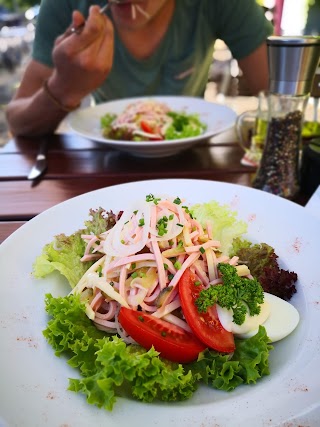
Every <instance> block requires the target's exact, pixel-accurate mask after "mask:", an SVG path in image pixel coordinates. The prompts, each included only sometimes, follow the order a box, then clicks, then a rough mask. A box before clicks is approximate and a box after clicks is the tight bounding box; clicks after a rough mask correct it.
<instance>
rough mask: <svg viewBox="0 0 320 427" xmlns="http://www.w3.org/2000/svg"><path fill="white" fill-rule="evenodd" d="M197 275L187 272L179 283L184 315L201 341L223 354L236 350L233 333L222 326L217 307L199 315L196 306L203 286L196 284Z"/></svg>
mask: <svg viewBox="0 0 320 427" xmlns="http://www.w3.org/2000/svg"><path fill="white" fill-rule="evenodd" d="M195 282H196V278H195V275H194V274H193V273H192V272H191V271H190V269H188V270H186V271H185V272H184V274H183V275H182V277H181V279H180V282H179V295H180V301H181V307H182V311H183V314H184V316H185V318H186V321H187V322H188V325H189V326H190V328H191V329H192V331H193V333H194V334H195V335H196V336H197V337H198V338H199V340H200V341H202V342H203V343H205V344H206V345H207V346H208V347H210V348H213V349H214V350H217V351H221V352H223V353H231V352H233V351H234V350H235V343H234V337H233V334H232V332H229V331H226V330H225V329H224V327H223V326H222V325H221V323H220V320H219V317H218V313H217V309H216V306H215V305H214V306H212V307H210V308H209V309H208V311H207V312H206V313H199V312H198V309H197V306H196V304H195V301H196V299H197V298H198V297H199V294H200V291H202V289H204V286H203V285H201V284H200V285H198V284H195Z"/></svg>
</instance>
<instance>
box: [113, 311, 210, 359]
mask: <svg viewBox="0 0 320 427" xmlns="http://www.w3.org/2000/svg"><path fill="white" fill-rule="evenodd" d="M119 322H120V323H121V325H122V327H123V328H124V330H125V331H126V332H127V333H128V334H129V335H130V336H131V337H132V338H133V339H134V340H135V341H136V342H137V343H138V344H140V345H141V346H142V347H144V348H146V349H147V350H149V349H150V348H151V347H152V346H153V347H154V349H155V350H156V351H158V352H159V353H160V356H161V357H164V358H165V359H168V360H171V361H172V362H177V363H190V362H193V361H194V360H196V359H197V357H198V354H199V353H200V352H201V351H203V350H205V349H206V345H204V344H203V343H202V342H200V341H199V340H198V339H197V337H195V336H194V335H193V334H191V333H189V332H187V331H185V330H184V329H182V328H180V327H179V326H176V325H173V324H171V323H169V322H166V321H165V320H162V319H158V318H157V317H154V316H152V315H151V314H147V313H143V312H141V311H136V310H131V309H129V308H126V307H121V309H120V312H119Z"/></svg>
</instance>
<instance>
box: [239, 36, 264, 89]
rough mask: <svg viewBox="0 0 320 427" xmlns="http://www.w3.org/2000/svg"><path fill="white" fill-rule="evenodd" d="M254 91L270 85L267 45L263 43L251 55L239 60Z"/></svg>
mask: <svg viewBox="0 0 320 427" xmlns="http://www.w3.org/2000/svg"><path fill="white" fill-rule="evenodd" d="M238 63H239V67H240V68H241V70H242V72H243V75H244V77H245V79H246V82H247V84H248V86H249V88H250V90H251V92H252V93H254V94H258V93H259V92H260V91H262V90H267V89H268V87H269V71H268V57H267V45H266V43H263V44H262V45H260V46H259V47H258V48H257V49H256V50H254V51H253V52H252V53H250V55H248V56H246V57H244V58H242V59H240V60H239V61H238Z"/></svg>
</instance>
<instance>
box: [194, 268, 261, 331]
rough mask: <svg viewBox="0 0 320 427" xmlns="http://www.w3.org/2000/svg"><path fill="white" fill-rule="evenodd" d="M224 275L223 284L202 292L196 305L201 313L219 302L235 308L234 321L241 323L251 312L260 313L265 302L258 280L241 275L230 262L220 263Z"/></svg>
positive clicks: (223, 305) (252, 314) (221, 304)
mask: <svg viewBox="0 0 320 427" xmlns="http://www.w3.org/2000/svg"><path fill="white" fill-rule="evenodd" d="M218 270H219V271H220V273H221V275H222V282H223V283H222V284H219V285H214V286H210V287H209V288H208V289H204V290H202V291H201V292H200V294H199V297H198V299H197V300H196V305H197V308H198V311H199V312H200V313H205V312H206V311H207V310H208V308H209V307H211V306H213V305H214V304H219V305H220V306H221V307H224V308H227V309H232V310H233V321H234V323H236V324H237V325H241V324H242V323H243V322H244V321H245V316H246V314H247V312H249V314H250V316H254V315H257V314H259V313H260V309H261V308H260V305H261V304H262V303H263V298H264V294H263V289H262V286H261V285H260V283H259V282H258V280H256V279H248V278H247V277H240V276H238V274H237V269H236V268H235V267H233V266H232V265H230V264H223V263H220V264H218Z"/></svg>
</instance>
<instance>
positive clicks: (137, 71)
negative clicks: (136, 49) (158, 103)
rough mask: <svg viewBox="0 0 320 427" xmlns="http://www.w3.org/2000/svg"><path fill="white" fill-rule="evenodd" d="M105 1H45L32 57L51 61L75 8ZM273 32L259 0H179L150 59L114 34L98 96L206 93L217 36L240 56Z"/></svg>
mask: <svg viewBox="0 0 320 427" xmlns="http://www.w3.org/2000/svg"><path fill="white" fill-rule="evenodd" d="M105 1H106V0H98V1H96V2H92V1H90V0H42V2H41V10H40V15H39V17H38V22H37V28H36V37H35V41H34V49H33V58H34V59H35V60H37V61H39V62H41V63H43V64H45V65H48V66H52V65H53V64H52V57H51V52H52V47H53V43H54V40H55V39H56V37H57V36H58V35H59V34H61V33H63V32H64V31H65V29H66V28H67V27H68V26H69V25H70V22H71V14H72V11H73V10H74V9H78V10H80V11H81V12H82V13H83V14H84V15H85V16H86V15H87V13H88V9H89V7H90V5H91V4H100V5H104V4H105ZM108 13H110V12H108ZM110 17H111V15H110ZM271 33H272V25H271V24H270V22H269V21H267V20H266V18H265V16H264V12H263V9H262V8H261V6H259V5H258V4H257V3H256V1H255V0H176V8H175V12H174V15H173V18H172V21H171V23H170V26H169V30H168V32H167V34H166V35H165V37H164V39H163V40H162V42H161V44H160V46H159V47H158V49H157V50H156V51H155V52H154V53H153V54H152V55H151V56H150V57H149V58H148V59H145V60H136V59H135V58H134V57H132V56H131V55H130V53H129V52H128V51H127V50H126V48H125V47H124V46H123V45H122V43H121V41H120V39H119V37H117V34H115V53H114V63H113V67H112V70H111V72H110V74H109V75H108V77H107V79H106V80H105V82H104V83H103V84H102V85H101V87H99V88H98V89H97V90H96V91H95V92H94V93H93V97H94V99H95V101H96V102H97V103H99V102H105V101H109V100H112V99H119V98H129V97H133V96H149V95H188V96H203V94H204V90H205V88H206V84H207V80H208V70H209V67H210V65H211V63H212V55H213V49H214V42H215V40H216V39H221V40H223V41H224V42H225V43H226V45H227V46H228V48H229V49H230V51H231V53H232V55H233V57H234V58H236V59H241V58H243V57H245V56H247V55H248V54H250V53H251V52H253V51H254V50H255V49H256V48H257V47H258V46H260V45H261V43H262V42H263V41H264V40H265V39H266V38H267V36H268V35H270V34H271Z"/></svg>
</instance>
